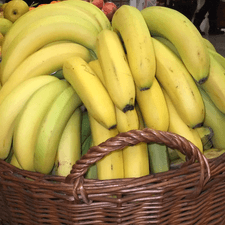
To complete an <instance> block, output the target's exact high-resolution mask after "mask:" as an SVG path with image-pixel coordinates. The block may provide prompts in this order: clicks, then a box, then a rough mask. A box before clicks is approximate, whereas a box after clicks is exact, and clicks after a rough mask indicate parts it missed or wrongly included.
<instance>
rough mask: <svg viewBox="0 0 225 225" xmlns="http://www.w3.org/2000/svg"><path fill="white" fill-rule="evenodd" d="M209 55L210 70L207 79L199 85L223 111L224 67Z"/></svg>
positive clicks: (223, 111)
mask: <svg viewBox="0 0 225 225" xmlns="http://www.w3.org/2000/svg"><path fill="white" fill-rule="evenodd" d="M209 55H210V71H209V76H208V79H207V81H206V82H205V83H204V84H202V85H201V87H202V88H203V89H204V90H205V91H206V92H207V94H208V95H209V97H210V98H211V99H212V101H213V102H214V104H215V105H216V107H217V108H218V109H219V110H220V111H221V112H222V113H225V68H223V67H222V65H221V64H220V63H219V62H218V61H217V60H216V59H215V58H214V56H213V55H212V54H211V53H209Z"/></svg>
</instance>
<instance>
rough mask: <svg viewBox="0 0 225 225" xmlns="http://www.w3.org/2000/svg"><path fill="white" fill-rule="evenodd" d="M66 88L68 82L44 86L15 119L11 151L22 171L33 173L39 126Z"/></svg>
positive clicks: (57, 82)
mask: <svg viewBox="0 0 225 225" xmlns="http://www.w3.org/2000/svg"><path fill="white" fill-rule="evenodd" d="M68 86H69V84H68V82H66V81H62V80H57V81H54V82H51V83H49V84H46V85H44V86H43V87H41V88H40V89H38V90H37V91H36V92H35V93H34V94H33V95H32V96H31V97H30V99H29V100H28V101H27V103H26V104H25V106H24V107H23V109H22V110H21V112H20V114H19V116H18V117H17V119H16V125H15V129H14V134H13V149H14V154H15V155H16V158H17V160H18V162H19V164H20V165H21V166H22V168H23V169H25V170H28V171H35V170H34V151H35V146H36V141H37V134H38V130H39V128H40V124H41V122H42V120H43V118H44V116H45V114H46V113H47V111H48V109H49V107H50V106H51V104H52V103H53V102H54V100H55V99H56V98H57V96H58V95H60V94H61V93H62V92H63V91H64V90H65V89H66V88H67V87H68Z"/></svg>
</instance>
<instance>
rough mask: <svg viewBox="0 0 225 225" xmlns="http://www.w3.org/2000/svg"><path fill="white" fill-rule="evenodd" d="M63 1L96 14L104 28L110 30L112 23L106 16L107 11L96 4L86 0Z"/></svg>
mask: <svg viewBox="0 0 225 225" xmlns="http://www.w3.org/2000/svg"><path fill="white" fill-rule="evenodd" d="M63 3H64V4H68V5H70V6H76V7H80V8H82V9H84V10H87V11H88V13H90V14H92V15H94V16H95V18H96V19H97V20H98V22H99V23H100V24H101V27H102V29H109V30H110V29H111V24H110V22H109V19H108V18H107V17H106V15H105V13H104V12H103V11H102V10H100V9H99V8H98V7H97V6H95V5H94V4H92V3H90V2H86V1H74V0H67V1H63Z"/></svg>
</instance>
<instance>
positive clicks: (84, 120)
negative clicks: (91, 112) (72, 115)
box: [81, 111, 91, 144]
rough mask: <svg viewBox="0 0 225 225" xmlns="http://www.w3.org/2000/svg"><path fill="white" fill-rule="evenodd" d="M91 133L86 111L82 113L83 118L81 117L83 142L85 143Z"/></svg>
mask: <svg viewBox="0 0 225 225" xmlns="http://www.w3.org/2000/svg"><path fill="white" fill-rule="evenodd" d="M90 135H91V127H90V122H89V117H88V112H87V111H84V112H83V113H82V119H81V144H83V143H84V142H85V140H86V139H87V138H88V137H89V136H90Z"/></svg>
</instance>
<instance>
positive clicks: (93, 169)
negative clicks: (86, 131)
mask: <svg viewBox="0 0 225 225" xmlns="http://www.w3.org/2000/svg"><path fill="white" fill-rule="evenodd" d="M91 146H92V137H91V135H90V136H88V138H87V139H86V140H85V142H84V143H83V145H82V156H83V155H85V154H86V153H87V151H88V150H89V148H90V147H91ZM85 178H86V179H98V169H97V165H96V163H95V164H93V165H91V166H90V167H89V168H88V170H87V172H86V174H85Z"/></svg>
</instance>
